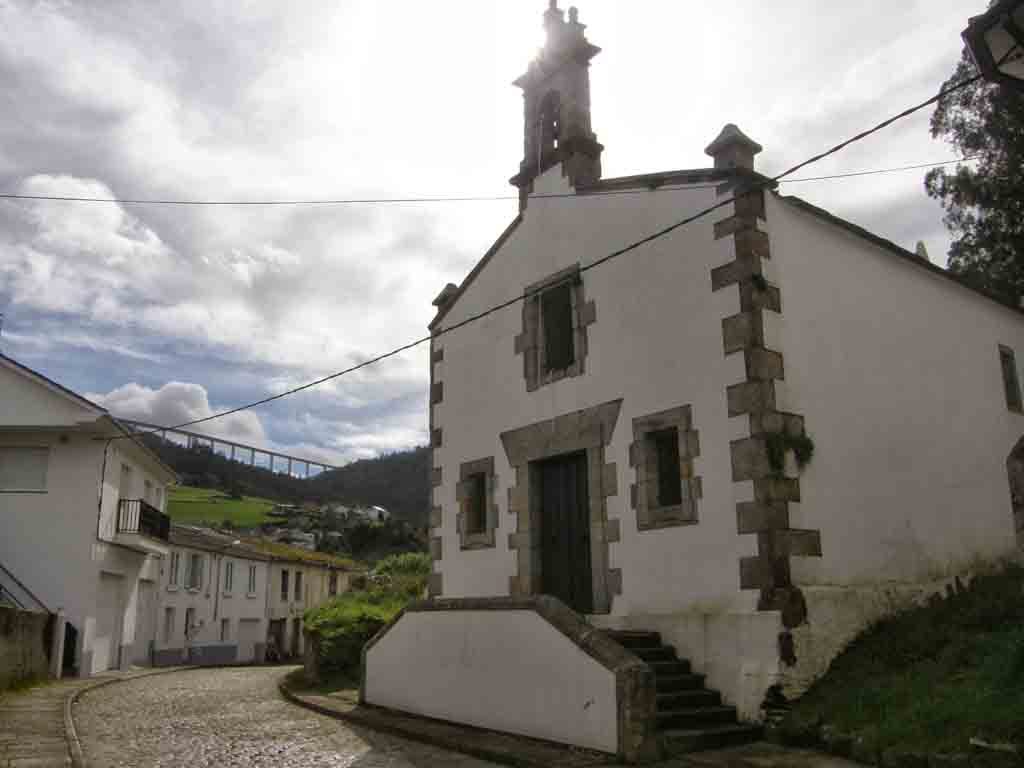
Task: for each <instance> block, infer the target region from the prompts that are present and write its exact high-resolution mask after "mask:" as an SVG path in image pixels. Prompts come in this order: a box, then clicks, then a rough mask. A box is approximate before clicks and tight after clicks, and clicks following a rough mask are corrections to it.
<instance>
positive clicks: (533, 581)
mask: <svg viewBox="0 0 1024 768" xmlns="http://www.w3.org/2000/svg"><path fill="white" fill-rule="evenodd" d="M545 26H546V28H547V33H548V40H547V45H546V46H545V48H544V49H543V51H542V52H541V54H540V55H539V57H538V58H537V60H536V61H534V62H533V63H532V64H531V65H530V67H529V69H528V71H527V72H526V74H524V75H523V76H522V77H521V78H519V79H518V80H517V81H516V85H517V86H518V87H519V88H521V89H522V92H523V96H524V107H525V108H524V156H523V161H522V163H521V166H520V168H519V170H518V173H517V174H516V175H515V176H514V177H513V178H512V183H513V184H514V185H515V186H516V187H517V188H518V189H519V191H520V201H521V204H520V213H519V215H518V216H517V217H516V218H515V220H514V221H513V222H512V223H511V224H510V225H509V227H508V228H507V229H506V230H505V231H504V232H503V233H502V234H501V236H500V237H499V238H498V240H497V242H496V243H495V244H494V246H493V247H492V248H491V249H490V250H489V251H488V252H487V253H486V254H485V255H484V257H483V258H482V260H481V261H480V262H479V263H478V264H477V266H476V267H475V268H474V269H473V270H472V272H471V273H470V274H469V275H468V276H467V277H466V278H465V280H463V282H462V283H461V285H459V286H454V285H449V286H447V287H446V288H445V290H444V291H442V293H441V294H440V295H439V296H438V298H437V300H436V301H435V304H436V306H437V307H438V312H437V315H436V317H435V319H434V320H433V322H432V324H431V330H432V332H433V334H434V338H433V342H432V346H431V397H430V402H431V405H430V421H431V439H432V445H433V475H432V483H433V491H432V493H433V502H432V504H433V508H432V515H431V525H432V537H433V538H432V543H431V551H432V554H433V559H434V573H433V577H432V579H431V594H432V596H433V597H434V601H433V602H434V606H433V608H432V611H433V612H430V611H424V613H422V614H419V613H417V614H415V615H416V616H418V617H420V618H417V619H416V620H417V621H420V622H421V624H420V625H417V626H419V629H418V630H417V632H420V633H427V634H418V635H417V637H419V638H420V640H419V641H417V642H427V643H428V644H429V642H430V641H429V639H425V638H429V637H431V635H430V634H429V632H430V631H437V632H440V630H439V629H437V627H439V626H440V622H442V618H440V617H439V615H437V614H439V613H443V611H444V609H450V610H452V611H456V612H458V611H462V612H463V613H464V612H465V611H467V610H468V611H470V612H471V613H472V612H474V611H475V612H476V614H474V615H476V616H477V618H476V619H474V620H473V621H480V622H482V621H489V620H490V619H488V618H485V617H484V614H486V613H487V611H488V610H499V609H501V607H502V606H504V607H505V608H510V607H512V608H515V607H518V608H522V607H523V606H524V605H526V604H527V603H528V601H529V600H530V599H533V598H537V597H538V596H550V597H554V598H556V599H557V600H558V601H559V602H560V603H561V604H563V605H565V606H568V608H569V609H571V611H573V612H574V613H575V615H576V616H578V617H580V620H581V621H582V622H583V624H584V625H585V626H589V627H594V628H596V629H607V630H611V633H610V634H609V635H608V636H609V637H611V638H612V639H616V638H617V639H618V640H620V641H621V642H622V643H623V644H625V645H626V646H627V647H628V646H630V645H631V644H632V645H636V642H637V638H639V637H641V636H643V637H654V635H653V634H644V633H654V632H657V633H659V635H658V637H659V638H660V642H661V643H663V644H664V645H665V646H670V647H671V648H672V649H674V650H675V652H676V654H677V655H678V657H680V658H682V657H685V658H686V659H687V668H688V669H689V670H690V671H691V672H692V673H694V674H698V675H700V676H701V678H702V679H703V680H704V681H705V684H706V686H707V688H708V689H714V690H715V691H717V692H718V693H720V695H721V702H722V703H723V704H724V705H728V706H730V707H733V708H734V709H735V712H736V714H737V716H738V719H739V720H741V721H754V720H757V719H758V718H759V717H760V716H761V715H760V705H761V702H762V701H763V699H764V695H765V691H766V690H767V689H768V688H769V687H770V686H774V685H778V686H780V688H781V689H782V690H783V691H785V692H786V693H787V694H788V695H795V694H798V693H799V692H800V691H802V690H803V689H804V688H805V687H806V686H807V685H808V684H809V682H810V681H811V680H813V679H814V677H816V676H817V675H819V674H821V673H822V672H823V671H824V670H825V668H826V667H827V665H828V663H829V661H830V660H831V659H832V658H833V657H834V656H835V654H836V653H837V652H838V651H839V650H841V648H842V647H843V646H844V645H845V643H847V642H848V641H849V640H850V639H852V637H853V636H854V635H855V634H856V633H857V632H859V631H860V630H861V629H862V628H863V627H864V626H866V624H867V623H869V622H870V621H872V620H873V619H875V618H877V617H879V616H881V615H883V614H884V613H886V612H888V611H891V610H893V609H894V608H895V607H898V606H899V605H904V604H907V603H909V602H910V601H913V600H916V599H919V598H920V597H921V596H922V595H924V594H927V593H928V591H929V590H933V589H936V588H938V586H939V585H941V583H942V582H943V580H944V579H948V578H951V577H953V576H954V575H956V574H959V573H963V572H964V571H966V570H968V569H969V568H970V567H971V566H972V564H975V563H977V562H978V561H991V560H996V559H999V558H1003V557H1011V556H1016V555H1018V554H1019V552H1020V547H1021V544H1022V541H1024V533H1022V528H1024V507H1022V504H1024V493H1021V492H1019V491H1018V493H1017V494H1016V496H1015V495H1014V494H1012V493H1011V482H1013V481H1012V480H1011V478H1010V476H1009V475H1008V466H1013V465H1014V462H1015V461H1016V462H1017V463H1018V464H1021V463H1022V458H1024V443H1022V442H1021V441H1022V435H1024V415H1022V414H1021V398H1020V385H1019V366H1018V364H1017V360H1016V354H1017V353H1020V354H1022V355H1024V314H1022V312H1021V311H1020V308H1018V307H1012V306H1007V305H1005V304H1002V303H1000V302H999V301H997V300H996V299H994V298H993V297H991V296H987V295H983V294H980V293H978V292H977V291H975V290H973V289H971V288H969V287H967V286H965V285H963V284H961V283H960V282H958V281H957V280H956V279H954V278H953V277H952V276H951V275H949V274H948V273H947V272H945V271H944V270H942V269H940V268H939V267H936V266H934V265H932V264H931V263H930V262H928V261H927V259H925V258H922V257H920V256H918V255H916V254H915V253H913V252H910V251H907V250H905V249H903V248H902V247H900V246H898V245H896V244H894V243H892V242H889V241H887V240H885V239H883V238H881V237H879V236H877V235H874V234H872V233H870V232H868V231H866V230H863V229H861V228H860V227H858V226H856V225H854V224H851V223H849V222H846V221H843V220H841V219H839V218H837V217H835V216H833V215H831V214H829V213H827V212H825V211H823V210H821V209H819V208H816V207H815V206H813V205H811V204H809V203H806V202H804V201H802V200H799V199H797V198H794V197H789V196H785V195H782V194H780V193H779V192H778V191H777V188H776V187H775V186H774V185H771V184H769V183H768V182H769V180H768V179H766V178H765V177H764V176H763V175H761V174H759V173H758V171H757V169H756V164H755V158H756V157H757V155H758V154H759V153H760V152H762V147H760V146H759V145H758V144H757V143H756V142H754V141H753V140H751V139H750V138H748V137H747V136H746V135H745V134H744V133H743V132H742V131H740V130H739V129H738V128H737V127H736V126H734V125H727V126H726V127H725V128H724V129H723V131H722V132H721V134H720V135H719V136H718V137H716V138H715V139H714V140H713V141H712V142H711V143H710V144H709V146H708V147H707V150H706V151H707V154H708V155H709V156H710V158H711V160H710V162H709V165H708V167H706V168H697V169H691V170H677V171H667V172H660V173H651V174H646V175H641V176H631V177H626V178H611V179H606V178H603V177H602V173H601V154H602V151H603V147H602V145H601V144H600V143H599V142H598V139H597V136H596V134H595V133H594V129H593V126H592V125H591V113H590V92H589V63H590V60H591V59H592V58H593V57H594V56H595V55H596V54H597V53H598V51H599V49H598V48H597V47H596V46H594V45H592V44H591V43H590V42H589V41H588V40H587V38H586V35H585V32H584V27H583V25H582V24H581V23H580V22H579V18H578V15H577V13H576V11H575V9H572V10H570V12H569V17H568V19H566V18H565V16H564V14H563V12H562V11H561V10H559V9H558V8H557V7H556V6H555V3H554V2H552V3H551V7H550V8H549V10H548V11H547V13H546V14H545ZM768 151H770V149H769V150H768ZM733 197H735V198H736V199H735V200H734V201H731V202H728V204H727V205H724V206H723V207H721V208H720V209H718V210H717V211H715V212H714V213H712V214H710V215H708V216H705V217H703V218H700V219H697V220H695V221H693V222H692V223H689V224H687V225H684V226H680V227H678V228H676V229H673V230H672V231H670V232H668V233H666V234H664V235H662V236H660V237H657V238H656V239H651V240H650V241H649V242H647V243H646V244H644V245H641V246H639V247H637V248H635V249H632V250H629V251H628V252H625V253H622V254H621V255H618V256H615V257H613V258H607V257H609V255H611V254H615V253H617V252H618V251H620V250H621V249H624V248H627V247H628V246H630V245H631V244H633V243H636V242H637V241H639V240H641V239H642V238H645V237H647V236H649V235H651V234H652V233H658V232H661V231H662V230H665V229H667V228H669V227H671V226H672V225H673V224H675V223H677V222H679V221H680V220H682V219H684V218H686V217H689V216H691V215H694V214H696V213H698V212H700V211H702V210H703V209H705V208H707V207H709V206H712V205H714V204H716V203H718V202H722V201H728V200H729V199H730V198H733ZM510 299H517V301H516V302H515V303H514V304H512V305H511V306H507V307H505V308H504V309H501V310H499V311H496V312H493V313H488V310H490V308H492V307H494V306H496V305H499V304H502V303H504V302H507V301H509V300H510ZM480 315H483V316H482V317H479V318H478V316H480ZM477 318H478V319H477ZM467 601H468V602H467ZM474 601H476V602H474ZM488 601H491V602H488ZM502 601H505V602H502ZM517 601H518V602H517ZM410 615H411V614H410ZM427 616H429V619H427V618H422V617H427ZM409 621H412V619H411V618H410V619H409ZM460 621H462V622H463V623H461V624H459V626H460V627H461V628H462V629H460V633H461V634H458V637H460V638H462V640H461V641H459V642H469V641H468V640H467V639H466V638H472V637H476V636H477V635H475V634H474V633H475V632H477V629H478V627H479V624H474V623H473V621H470V620H469V619H460ZM402 626H403V624H402V622H401V621H400V622H399V623H398V624H396V625H395V626H394V627H392V628H391V630H389V631H390V632H392V633H395V634H398V633H397V630H399V629H400V628H401V627H402ZM429 627H434V629H433V630H428V628H429ZM616 631H617V632H618V633H619V634H618V635H616V634H615V632H616ZM623 632H625V634H623ZM630 632H632V633H633V634H630ZM569 634H571V633H569ZM584 634H586V632H585V631H584ZM442 636H443V633H442V634H438V635H435V637H438V638H440V637H442ZM388 642H389V640H388V636H387V633H385V635H384V637H383V639H381V640H380V641H379V642H378V643H377V644H376V645H375V646H374V648H376V647H378V646H380V647H381V648H382V649H383V648H384V647H390V646H388ZM390 642H391V643H392V645H394V648H393V649H392V651H394V652H395V653H397V648H398V647H399V644H398V641H397V640H392V641H390ZM438 642H440V640H439V641H438ZM481 642H482V645H481V646H480V649H479V650H480V657H479V658H481V659H483V658H489V657H488V654H489V653H493V654H496V655H500V654H501V653H502V651H501V648H502V646H503V641H502V640H501V639H497V638H496V637H493V636H492V637H491V639H490V640H486V641H481ZM467 647H469V646H467ZM652 649H653V646H652ZM407 650H408V649H407ZM389 652H390V651H389ZM505 652H506V653H508V654H521V653H526V651H525V650H523V648H522V647H521V646H519V647H518V649H513V648H507V647H506V648H505ZM533 652H536V653H542V652H543V651H542V650H537V651H531V653H533ZM373 653H374V651H373V648H371V649H370V651H369V652H368V658H369V659H371V661H372V658H373ZM380 653H382V654H383V653H385V650H380ZM439 653H442V655H443V652H441V651H439ZM470 655H472V654H470ZM640 655H641V658H643V654H640ZM591 656H594V654H593V653H591ZM649 657H650V658H651V659H653V658H657V657H656V656H655V655H654V654H653V652H652V653H651V654H649ZM394 658H400V656H395V657H394ZM460 658H463V660H464V658H465V657H460ZM453 663H455V664H456V666H457V664H458V663H463V662H453ZM648 666H649V667H651V668H652V669H653V668H655V667H656V666H657V664H656V663H648ZM479 669H480V667H477V670H478V671H479ZM676 671H677V672H678V671H679V669H677V670H676ZM453 674H454V673H453ZM523 674H526V673H525V672H524V673H523ZM368 675H370V676H371V677H372V675H373V666H372V664H371V667H370V671H369V672H368ZM616 679H618V678H616ZM673 679H675V678H673ZM680 679H681V678H680ZM563 683H564V685H565V686H569V687H570V688H571V687H572V685H574V683H572V681H563ZM507 684H508V685H513V686H514V685H515V684H516V683H515V681H514V680H512V681H507ZM437 685H438V686H441V687H449V688H451V689H452V690H456V689H458V686H452V683H451V681H448V682H444V683H440V682H439V683H437ZM386 687H387V686H386V685H385V684H381V685H380V686H379V687H378V688H377V689H376V692H375V691H374V684H373V681H372V680H370V679H368V681H367V692H368V693H369V694H370V695H369V700H371V701H372V700H373V699H374V697H375V696H376V697H377V700H378V701H379V702H384V703H387V704H389V705H391V706H397V707H399V708H406V709H411V710H415V711H420V712H421V713H423V714H431V715H433V716H439V717H446V718H448V719H458V718H459V714H458V711H459V710H458V707H456V706H454V705H453V707H452V708H450V709H445V710H444V711H437V710H436V709H435V710H430V708H429V707H426V706H425V705H420V704H417V703H416V702H413V701H406V700H403V699H402V698H401V697H392V698H390V699H389V698H388V695H387V694H386V693H385V689H386ZM662 688H663V686H662V685H661V681H660V678H659V680H658V682H657V686H656V693H657V702H658V703H657V707H656V708H660V707H661V703H662V701H663V699H664V691H663V690H662ZM435 690H436V689H435ZM620 694H621V690H620ZM452 695H454V694H452ZM634 704H635V702H634ZM524 706H525V705H524ZM637 706H639V705H637ZM652 706H653V705H652ZM618 707H619V712H620V721H619V725H618V729H619V742H617V745H618V746H617V747H616V748H615V749H609V750H608V751H616V750H618V751H620V752H623V753H625V752H626V751H628V750H625V748H624V747H623V741H624V740H625V739H626V738H627V735H626V732H627V731H628V729H629V728H630V727H633V726H630V725H629V723H628V722H627V723H626V724H625V725H624V724H623V721H622V719H621V713H622V711H623V704H622V702H621V701H620V702H619V704H618ZM428 710H429V711H428ZM659 711H660V710H659ZM513 719H514V718H513ZM468 721H470V722H475V723H477V724H482V725H486V726H487V727H497V728H499V729H505V730H512V731H516V732H522V733H527V732H529V728H528V727H527V726H522V725H518V726H515V727H512V726H509V727H507V728H503V727H502V723H501V722H498V723H495V722H493V721H487V722H482V721H476V720H472V718H471V717H470V719H469V720H468ZM510 722H511V721H510ZM690 725H691V726H692V724H690ZM572 727H576V726H572ZM580 727H581V728H583V726H580ZM688 727H690V726H688ZM694 727H695V726H694ZM566 728H567V729H569V730H571V728H570V726H568V725H567V726H566ZM584 730H585V729H584ZM566 733H568V730H567V731H566ZM529 735H538V734H537V733H530V734H529ZM540 735H542V736H543V737H545V738H555V740H564V741H567V742H570V743H582V742H583V741H585V739H583V738H582V737H581V738H577V739H576V741H573V737H572V736H569V735H566V736H564V738H559V736H558V734H551V733H542V734H540ZM590 745H591V746H595V745H596V746H597V748H607V747H604V746H601V745H600V744H598V742H596V741H592V742H591V743H590Z"/></svg>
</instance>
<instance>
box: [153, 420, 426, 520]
mask: <svg viewBox="0 0 1024 768" xmlns="http://www.w3.org/2000/svg"><path fill="white" fill-rule="evenodd" d="M143 439H144V441H145V442H146V444H147V445H148V446H149V447H150V448H152V449H153V450H154V451H156V453H157V454H158V455H159V456H160V458H161V459H163V460H164V461H165V462H166V463H167V464H168V465H170V466H171V467H172V468H173V469H174V471H175V472H177V473H178V474H179V475H181V477H182V480H183V482H184V483H185V484H186V485H194V486H200V487H203V488H208V489H212V490H214V491H224V492H234V493H238V494H242V495H245V496H251V497H255V498H256V499H257V500H261V501H264V502H268V503H269V502H273V501H278V502H282V503H288V504H298V503H301V502H303V501H313V502H316V503H326V502H341V503H343V504H347V505H349V506H368V505H372V504H377V505H379V506H382V507H385V508H386V509H388V510H389V511H390V512H391V514H392V515H394V516H395V517H396V518H398V519H400V520H405V521H406V522H408V523H409V524H410V525H413V526H416V527H422V526H425V525H426V524H427V520H428V517H429V511H430V449H429V448H427V447H425V446H424V447H420V448H413V449H410V450H408V451H398V452H397V453H390V454H386V455H384V456H380V457H378V458H376V459H362V460H360V461H356V462H353V463H351V464H348V465H346V466H344V467H341V468H340V469H336V470H331V471H329V472H324V473H322V474H320V475H317V476H316V477H311V478H309V479H308V480H307V479H305V478H298V477H290V476H288V475H286V474H283V473H278V472H271V471H270V470H269V469H265V468H263V467H253V466H249V465H248V464H242V463H240V462H234V461H231V460H230V459H227V458H225V457H224V456H220V455H218V454H216V453H213V452H212V451H211V450H210V449H209V448H208V447H205V446H197V447H193V448H186V447H184V446H181V445H178V444H176V443H172V442H169V441H164V440H161V439H160V438H159V437H157V436H156V435H147V436H145V437H144V438H143ZM216 503H219V502H216ZM208 511H210V512H214V511H216V512H222V511H223V510H221V509H220V508H218V509H217V510H213V509H211V510H208ZM182 514H190V513H187V512H185V511H184V510H182ZM188 519H193V520H199V519H207V518H204V517H189V518H188ZM221 519H222V518H221Z"/></svg>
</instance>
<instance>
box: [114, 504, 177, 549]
mask: <svg viewBox="0 0 1024 768" xmlns="http://www.w3.org/2000/svg"><path fill="white" fill-rule="evenodd" d="M170 538H171V518H169V517H168V516H167V515H165V514H164V513H163V512H161V511H160V510H159V509H157V508H156V507H154V506H152V505H151V504H148V503H147V502H146V501H144V500H142V499H121V500H120V501H119V502H118V503H117V536H116V537H115V540H116V541H117V542H118V543H119V544H125V545H126V546H130V547H133V548H135V549H142V550H145V551H146V552H148V553H150V554H154V555H166V554H167V553H168V551H169V550H168V547H167V542H168V541H170Z"/></svg>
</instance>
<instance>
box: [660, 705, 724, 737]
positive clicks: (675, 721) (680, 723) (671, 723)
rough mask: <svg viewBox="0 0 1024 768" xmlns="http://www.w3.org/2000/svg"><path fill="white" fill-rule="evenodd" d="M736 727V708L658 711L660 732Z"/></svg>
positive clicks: (720, 707)
mask: <svg viewBox="0 0 1024 768" xmlns="http://www.w3.org/2000/svg"><path fill="white" fill-rule="evenodd" d="M729 724H731V725H735V724H736V707H723V706H713V707H687V708H685V709H672V710H667V711H662V710H660V709H659V710H658V714H657V728H658V730H659V731H664V730H668V729H670V728H674V729H682V730H685V729H696V728H706V727H708V726H710V725H729Z"/></svg>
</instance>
